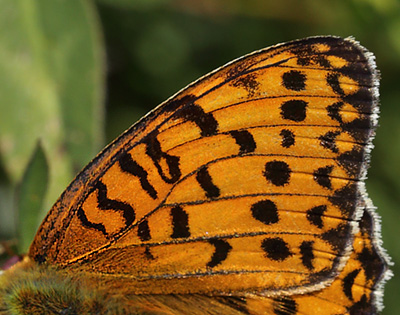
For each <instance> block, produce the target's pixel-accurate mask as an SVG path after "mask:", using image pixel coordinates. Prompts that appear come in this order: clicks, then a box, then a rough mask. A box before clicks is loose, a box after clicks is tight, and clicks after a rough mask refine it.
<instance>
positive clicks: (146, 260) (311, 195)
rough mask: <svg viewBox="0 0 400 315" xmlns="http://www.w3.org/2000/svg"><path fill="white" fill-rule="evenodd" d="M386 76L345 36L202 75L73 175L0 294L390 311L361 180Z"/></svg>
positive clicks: (259, 308) (126, 304)
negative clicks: (383, 306)
mask: <svg viewBox="0 0 400 315" xmlns="http://www.w3.org/2000/svg"><path fill="white" fill-rule="evenodd" d="M377 86H378V81H377V71H376V68H375V63H374V61H373V58H372V56H371V54H370V53H369V52H367V51H366V50H365V49H364V48H363V47H361V46H360V45H358V43H356V42H355V41H353V40H352V39H340V38H336V37H315V38H308V39H304V40H300V41H295V42H291V43H287V44H282V45H278V46H274V47H271V48H267V49H265V50H261V51H258V52H255V53H253V54H250V55H247V56H244V57H242V58H240V59H238V60H236V61H233V62H232V63H229V64H227V65H226V66H224V67H221V68H219V69H217V70H216V71H215V72H212V73H210V74H209V75H207V76H204V77H203V78H201V79H199V80H198V81H196V82H194V83H193V84H191V85H189V86H188V87H187V88H185V89H184V90H182V91H180V92H179V93H177V94H176V95H175V96H173V97H172V98H171V99H169V100H168V101H167V102H165V103H164V104H162V105H160V106H159V107H158V108H156V109H155V110H154V111H152V112H151V113H149V114H148V115H147V116H146V117H144V118H143V119H142V120H140V121H139V122H138V123H137V124H135V125H134V126H133V127H131V128H130V129H129V130H127V131H126V132H125V133H124V134H123V135H121V136H120V137H119V138H118V139H117V140H115V141H114V142H113V143H112V144H110V145H109V146H108V147H107V148H106V149H105V150H104V151H103V152H102V153H100V154H99V155H98V156H97V157H96V158H95V159H94V160H93V161H92V162H91V163H90V164H89V165H88V166H87V167H86V168H85V169H84V170H83V171H82V172H81V173H80V174H79V175H78V176H77V177H76V179H75V180H74V181H73V182H72V183H71V184H70V186H69V187H68V188H67V189H66V191H65V192H64V193H63V195H62V196H61V197H60V199H59V200H58V201H57V202H56V204H55V205H54V206H53V208H52V209H51V210H50V212H49V214H48V215H47V217H46V218H45V220H44V221H43V223H42V225H41V227H40V228H39V231H38V233H37V235H36V237H35V239H34V241H33V243H32V245H31V247H30V250H29V254H28V257H27V258H26V260H25V261H24V262H22V263H21V264H20V265H16V266H15V267H14V268H13V269H12V270H11V271H9V272H6V275H5V276H3V277H2V280H0V293H1V292H6V291H7V290H8V289H7V288H8V287H10V286H13V284H12V283H13V281H17V280H16V279H21V281H22V282H15V283H17V284H14V286H15V287H18V288H21V287H23V284H22V283H23V280H22V279H24V278H26V276H18V274H25V275H26V274H29V275H33V278H32V279H33V280H32V281H31V283H38V284H40V283H41V282H40V281H42V280H41V279H42V278H46V277H47V276H49V277H50V278H51V279H53V278H54V279H55V283H57V284H56V287H57V288H61V289H60V290H61V291H60V293H59V294H60V297H58V296H54V295H51V294H48V293H43V290H41V289H40V290H39V291H37V292H38V296H37V297H31V295H29V294H32V291H33V287H32V286H31V285H30V284H29V285H27V286H25V289H26V288H28V290H25V291H29V294H28V296H27V297H24V296H23V293H22V292H23V291H24V290H21V291H20V292H21V293H15V292H13V293H11V297H12V298H14V297H15V296H16V294H19V295H20V297H21V299H20V300H21V301H23V303H21V304H20V305H30V304H29V303H28V302H29V300H34V301H36V300H37V299H42V298H43V296H49V295H50V296H51V298H52V299H53V300H54V301H60V300H63V299H64V300H65V301H64V300H63V301H64V302H65V305H64V304H63V305H64V306H60V313H62V314H68V311H69V310H68V307H72V306H71V305H74V303H73V301H74V300H76V301H78V303H77V305H78V306H77V308H78V309H79V308H84V307H88V309H89V310H90V311H88V313H92V312H93V313H96V312H97V313H99V314H107V313H110V314H117V313H118V312H120V313H131V314H136V313H137V314H188V313H190V314H196V313H195V312H197V313H198V314H221V313H223V314H314V313H315V314H321V313H318V312H321V311H324V312H325V313H326V314H347V313H349V314H352V313H355V312H360V311H364V312H367V313H368V312H369V313H375V312H377V310H378V309H379V308H380V304H379V303H380V302H379V301H378V296H379V293H380V283H382V280H383V278H384V277H387V275H388V274H389V273H388V272H387V257H386V256H385V254H384V253H383V251H382V250H381V248H380V247H379V242H380V241H379V237H378V236H377V232H376V230H378V228H377V224H378V223H377V219H375V214H374V212H373V209H372V205H371V203H370V201H369V199H368V197H367V195H366V193H365V189H364V183H363V179H364V177H365V174H366V168H367V167H368V158H369V157H368V154H369V151H370V149H371V141H372V137H373V135H374V130H375V127H376V124H377V112H378V109H377V102H378V100H377V96H378V91H377ZM361 218H362V219H361ZM372 264H373V265H375V266H378V267H379V268H375V269H374V270H373V271H371V270H370V268H369V267H368V266H370V265H372ZM28 278H29V277H28ZM0 279H1V278H0ZM35 279H37V280H35ZM37 281H39V282H37ZM48 282H50V281H47V282H45V283H46V284H44V285H42V284H40V285H38V287H42V288H48ZM58 283H59V284H58ZM29 288H32V290H30V289H29ZM1 290H3V291H1ZM50 291H51V292H54V294H58V293H56V292H57V290H56V289H51V290H50ZM7 292H8V291H7ZM82 297H83V298H82ZM52 299H45V300H46V301H50V302H51V303H52ZM7 301H9V300H6V299H4V298H3V301H2V300H1V297H0V302H1V303H2V304H0V305H1V307H2V308H3V309H4V310H8V308H13V309H14V308H15V307H16V306H15V305H14V304H12V303H11V302H7ZM64 302H63V303H64ZM9 303H11V304H12V305H14V306H12V307H10V306H7V305H11V304H9ZM13 303H14V302H13ZM27 303H28V304H27ZM80 303H81V304H80ZM85 303H86V304H85ZM36 304H38V305H41V303H36ZM327 305H330V307H329V308H330V311H329V312H327V307H326V306H327ZM96 307H97V308H98V309H97V310H96ZM192 308H194V309H196V310H193V309H192ZM28 309H29V310H30V309H31V306H28ZM1 311H2V310H1V309H0V314H1ZM37 313H39V312H37ZM72 313H73V311H71V314H72ZM4 314H14V313H12V312H11V311H10V312H9V313H7V311H4ZM15 314H23V312H20V313H18V312H17V313H15ZM32 314H35V313H34V312H32ZM49 314H51V313H49Z"/></svg>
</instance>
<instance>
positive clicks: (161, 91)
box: [0, 0, 400, 315]
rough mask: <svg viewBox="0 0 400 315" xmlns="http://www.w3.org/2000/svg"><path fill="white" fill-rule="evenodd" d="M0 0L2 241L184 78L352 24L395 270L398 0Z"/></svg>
mask: <svg viewBox="0 0 400 315" xmlns="http://www.w3.org/2000/svg"><path fill="white" fill-rule="evenodd" d="M0 7H1V8H2V9H1V11H0V164H1V165H0V239H2V240H7V241H8V242H6V243H5V245H6V246H3V247H2V249H3V252H4V249H7V248H8V245H11V247H12V248H13V247H14V246H13V244H15V242H13V240H15V239H16V237H17V236H18V237H19V238H20V239H21V241H20V243H19V245H18V247H19V249H20V250H22V251H26V248H27V247H28V246H29V243H30V241H31V239H32V238H33V233H34V230H35V229H36V226H37V224H39V223H40V220H41V218H42V217H43V215H44V214H45V213H46V212H47V211H48V209H49V208H50V206H51V204H52V203H54V201H55V200H56V198H57V197H58V196H59V195H60V193H61V192H62V190H63V189H64V188H65V187H66V186H67V184H68V183H69V182H70V181H71V180H72V178H73V176H74V174H76V173H77V172H78V171H79V170H80V169H81V168H82V167H83V166H84V165H86V164H87V163H88V162H89V161H90V160H91V159H92V158H93V157H94V156H95V155H96V153H97V152H99V150H100V149H101V148H102V147H103V146H104V145H105V144H106V143H108V142H110V141H111V140H112V139H114V138H115V137H116V136H117V135H118V134H120V133H121V132H122V131H123V130H125V129H126V128H128V127H129V126H130V125H131V124H132V123H134V122H135V121H136V120H137V119H139V118H140V117H141V116H142V115H143V114H145V113H146V112H147V111H149V110H150V109H152V108H154V107H155V106H156V105H158V104H159V103H161V102H162V101H163V100H165V99H166V98H168V97H169V96H171V95H172V94H173V93H175V92H176V91H178V90H179V89H181V88H182V87H184V86H185V85H186V84H188V83H190V82H191V81H193V80H195V79H197V78H198V77H200V76H201V75H203V74H205V73H207V72H209V71H211V70H213V69H214V68H216V67H218V66H220V65H223V64H224V63H226V62H228V61H230V60H232V59H234V58H237V57H239V56H241V55H243V54H246V53H249V52H251V51H253V50H257V49H260V48H263V47H267V46H270V45H273V44H277V43H280V42H285V41H288V40H293V39H296V38H303V37H307V36H313V35H327V34H330V35H340V36H343V37H346V36H350V35H352V36H354V37H355V38H356V39H357V40H358V41H360V42H361V44H362V45H364V46H365V47H367V48H368V49H369V50H371V51H372V52H374V54H375V55H376V59H377V64H378V67H379V69H380V71H381V76H382V80H381V89H380V91H381V118H380V127H379V129H378V133H377V136H376V139H375V141H374V144H375V149H374V151H373V155H372V167H371V169H370V172H369V179H368V181H367V187H368V191H369V194H370V196H371V197H372V199H373V201H374V204H375V205H376V206H377V207H378V209H379V213H380V214H381V216H382V234H383V240H384V246H385V248H387V250H388V252H389V254H390V255H391V256H392V258H393V261H394V262H397V264H396V265H395V266H394V267H393V268H392V269H393V271H394V273H395V274H396V275H398V274H400V248H399V247H400V245H399V236H400V233H399V231H400V224H399V221H400V220H399V217H400V213H399V212H398V211H397V206H396V205H397V204H399V201H400V166H399V162H400V106H398V104H399V100H400V88H399V81H398V80H399V78H400V58H399V57H400V2H399V1H398V0H341V1H340V0H338V1H330V2H328V1H325V2H322V1H311V0H303V1H294V0H280V1H261V0H259V1H255V0H246V1H245V0H229V1H228V0H222V1H221V0H220V1H217V0H206V1H196V0H189V1H182V0H175V1H174V0H140V1H133V0H130V1H128V0H98V1H83V0H82V1H81V0H58V1H54V0H37V1H30V0H0ZM39 139H40V141H39ZM16 209H18V210H19V217H20V219H19V220H18V218H16V216H17V215H16ZM38 216H39V217H40V219H38ZM16 222H19V223H18V224H17V223H16ZM32 222H34V223H33V225H32ZM32 226H33V228H32ZM9 253H10V251H9V250H8V249H7V250H6V251H5V253H3V257H4V256H5V255H7V254H9ZM398 292H400V281H399V280H398V277H396V276H395V277H394V278H393V279H392V280H390V281H389V282H388V284H387V285H386V290H385V299H384V302H385V306H386V307H385V310H384V312H383V314H387V315H389V314H400V303H398V300H397V299H396V296H397V295H398Z"/></svg>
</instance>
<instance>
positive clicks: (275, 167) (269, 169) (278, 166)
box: [264, 161, 292, 186]
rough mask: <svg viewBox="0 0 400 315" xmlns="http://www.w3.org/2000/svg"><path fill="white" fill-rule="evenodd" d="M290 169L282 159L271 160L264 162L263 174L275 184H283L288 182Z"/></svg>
mask: <svg viewBox="0 0 400 315" xmlns="http://www.w3.org/2000/svg"><path fill="white" fill-rule="evenodd" d="M291 172H292V170H291V169H290V168H289V165H287V163H285V162H282V161H271V162H267V163H266V164H265V170H264V176H265V178H266V179H267V180H268V181H269V182H271V183H272V184H274V185H275V186H283V185H285V184H287V183H289V179H290V173H291Z"/></svg>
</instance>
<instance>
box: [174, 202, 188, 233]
mask: <svg viewBox="0 0 400 315" xmlns="http://www.w3.org/2000/svg"><path fill="white" fill-rule="evenodd" d="M171 217H172V228H173V232H172V234H171V237H172V238H185V237H189V236H190V230H189V216H188V214H187V213H186V211H185V210H183V209H182V208H181V207H180V206H176V207H173V208H172V209H171Z"/></svg>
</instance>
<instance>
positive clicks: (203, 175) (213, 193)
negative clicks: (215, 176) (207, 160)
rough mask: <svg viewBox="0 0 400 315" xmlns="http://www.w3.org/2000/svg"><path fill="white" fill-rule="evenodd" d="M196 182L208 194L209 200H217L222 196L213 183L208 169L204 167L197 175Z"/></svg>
mask: <svg viewBox="0 0 400 315" xmlns="http://www.w3.org/2000/svg"><path fill="white" fill-rule="evenodd" d="M196 180H197V182H198V183H199V184H200V187H201V188H202V189H203V190H204V192H205V193H206V196H207V198H216V197H218V196H219V195H220V190H219V188H218V187H217V186H216V185H215V184H214V183H213V180H212V177H211V175H210V173H209V172H208V168H207V167H206V166H203V167H201V168H200V169H199V171H198V172H197V174H196Z"/></svg>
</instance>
